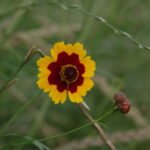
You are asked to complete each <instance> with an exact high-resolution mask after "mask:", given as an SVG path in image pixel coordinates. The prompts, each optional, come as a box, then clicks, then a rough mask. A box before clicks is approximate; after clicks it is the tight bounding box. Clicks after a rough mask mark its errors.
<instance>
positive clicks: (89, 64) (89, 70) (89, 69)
mask: <svg viewBox="0 0 150 150" xmlns="http://www.w3.org/2000/svg"><path fill="white" fill-rule="evenodd" d="M81 63H82V64H83V65H84V66H85V73H84V74H83V77H92V76H94V72H95V69H96V63H95V61H93V60H91V57H90V56H86V57H85V58H83V59H82V60H81Z"/></svg>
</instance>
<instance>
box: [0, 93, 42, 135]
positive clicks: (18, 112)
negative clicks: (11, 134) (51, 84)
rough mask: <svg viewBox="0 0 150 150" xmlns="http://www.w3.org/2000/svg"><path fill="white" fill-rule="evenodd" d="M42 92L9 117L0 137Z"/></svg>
mask: <svg viewBox="0 0 150 150" xmlns="http://www.w3.org/2000/svg"><path fill="white" fill-rule="evenodd" d="M41 93H42V92H40V93H38V94H37V95H36V96H34V97H33V98H32V99H31V100H28V101H26V103H25V104H24V105H23V106H22V107H21V108H20V109H19V110H18V111H17V112H16V113H15V114H14V115H13V116H12V117H11V119H10V120H9V121H8V122H7V123H6V125H4V127H3V128H2V130H1V131H0V135H2V134H3V133H4V132H5V131H6V129H7V128H8V127H9V126H10V125H11V124H12V123H13V122H14V120H15V119H16V118H17V117H18V115H20V114H21V113H22V112H23V111H24V110H25V109H26V108H27V107H28V106H29V105H30V104H31V103H32V102H33V101H34V100H36V99H37V98H38V97H39V96H40V95H41Z"/></svg>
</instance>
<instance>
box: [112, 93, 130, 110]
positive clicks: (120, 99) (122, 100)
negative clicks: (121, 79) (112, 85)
mask: <svg viewBox="0 0 150 150" xmlns="http://www.w3.org/2000/svg"><path fill="white" fill-rule="evenodd" d="M113 99H114V100H115V104H116V106H117V108H118V110H119V111H120V112H122V113H128V112H129V111H130V107H131V105H130V102H129V99H128V98H127V96H126V95H125V94H124V93H122V92H118V93H116V94H115V95H114V97H113Z"/></svg>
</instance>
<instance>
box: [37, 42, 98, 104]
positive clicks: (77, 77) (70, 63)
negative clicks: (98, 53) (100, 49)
mask: <svg viewBox="0 0 150 150" xmlns="http://www.w3.org/2000/svg"><path fill="white" fill-rule="evenodd" d="M50 54H51V56H44V57H43V58H40V59H39V60H37V65H38V69H39V74H38V78H39V79H38V81H37V85H38V87H39V88H40V89H43V90H44V92H49V97H51V99H52V101H53V102H54V103H55V104H58V103H64V102H65V101H66V99H67V97H69V99H70V101H71V102H74V103H81V102H83V98H82V97H83V96H85V95H86V93H87V91H89V90H90V89H91V88H92V87H93V85H94V83H93V81H92V79H91V77H93V75H94V72H95V69H96V64H95V62H94V61H93V60H92V59H91V57H90V56H86V51H85V50H84V49H83V45H82V44H81V43H75V44H65V43H64V42H57V43H56V44H54V46H53V47H52V48H51V50H50Z"/></svg>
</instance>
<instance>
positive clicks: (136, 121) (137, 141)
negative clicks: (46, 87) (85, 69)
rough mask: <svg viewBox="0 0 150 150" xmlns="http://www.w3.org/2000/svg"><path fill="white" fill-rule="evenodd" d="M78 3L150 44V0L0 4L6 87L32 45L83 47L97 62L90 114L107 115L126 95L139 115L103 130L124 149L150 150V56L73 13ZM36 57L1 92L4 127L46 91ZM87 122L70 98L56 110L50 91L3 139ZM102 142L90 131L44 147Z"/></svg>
mask: <svg viewBox="0 0 150 150" xmlns="http://www.w3.org/2000/svg"><path fill="white" fill-rule="evenodd" d="M51 2H52V3H51ZM53 2H56V4H57V5H54V4H53ZM72 4H77V5H79V6H80V7H82V9H83V10H86V11H87V12H88V13H92V14H94V15H98V16H102V17H104V18H105V19H106V20H108V22H109V23H111V24H113V25H114V26H116V27H118V28H119V29H122V30H124V31H127V32H128V33H130V34H131V35H133V37H134V38H135V39H137V40H138V41H140V42H142V43H143V44H145V45H148V44H149V43H150V27H149V24H150V1H149V0H132V1H130V0H126V1H122V0H115V1H110V0H72V1H70V0H59V1H54V0H37V1H36V0H0V87H2V85H3V84H4V83H5V82H6V81H7V80H8V79H9V78H10V77H11V75H12V74H13V73H14V72H15V70H16V69H17V68H18V67H19V65H20V64H21V62H22V61H23V59H24V56H25V55H26V53H27V52H28V50H29V49H31V47H32V46H33V45H36V47H38V48H40V49H42V50H43V51H44V52H45V53H47V54H49V49H50V47H51V46H52V45H53V43H55V42H57V41H65V43H69V42H71V43H74V42H76V41H79V42H82V43H83V44H84V46H85V48H86V50H87V51H88V54H89V55H91V56H92V58H93V59H94V60H95V61H96V63H97V70H96V77H95V78H94V80H95V87H94V88H93V89H92V90H91V91H90V92H89V93H88V95H87V96H86V97H85V100H86V102H87V103H88V104H89V106H90V108H91V114H92V115H93V116H94V118H98V117H99V116H101V115H102V114H103V113H105V112H106V111H107V110H108V109H110V107H111V106H112V98H111V94H112V93H113V92H114V91H117V90H122V91H124V92H125V93H126V94H127V95H128V96H129V97H130V99H131V103H132V106H133V112H131V114H130V113H129V115H122V114H120V113H116V114H114V115H112V116H111V117H109V118H107V119H105V120H103V122H102V123H103V124H104V126H103V128H104V130H105V131H106V132H107V133H108V134H110V135H111V136H110V137H111V138H112V139H114V143H115V145H116V147H117V149H118V150H143V149H144V150H149V149H150V128H149V123H148V122H149V121H150V119H149V118H150V110H149V106H150V92H149V91H150V86H149V85H150V79H149V76H150V69H149V68H150V59H149V58H150V52H149V51H146V50H144V49H140V48H139V47H138V46H136V45H134V44H133V43H132V42H131V41H129V40H128V39H126V38H125V37H122V36H120V35H117V34H115V33H114V32H113V31H112V30H111V29H109V28H108V27H106V26H105V25H104V24H103V23H101V22H99V21H96V20H94V19H93V18H90V17H87V16H85V15H84V14H82V13H81V12H80V11H79V9H75V8H72V9H71V8H67V6H68V5H72ZM38 58H39V56H38V55H36V56H35V57H33V58H32V59H31V60H30V61H29V62H28V63H27V64H26V65H25V67H24V68H23V69H22V70H21V71H20V72H19V74H18V75H17V77H16V78H17V82H16V83H15V84H14V85H12V86H11V87H9V88H8V89H7V90H5V91H4V92H3V93H2V94H1V95H0V129H1V130H2V129H3V127H4V126H5V125H6V123H7V122H8V120H9V119H10V118H11V117H12V116H13V115H14V114H15V112H16V111H17V110H18V109H19V108H21V107H22V106H23V105H24V104H25V103H26V102H27V101H31V100H32V98H33V97H34V96H36V95H37V94H38V93H39V92H40V89H38V88H37V86H36V81H37V66H36V60H37V59H38ZM85 123H86V119H85V118H84V116H83V115H82V113H81V112H80V110H79V109H78V108H77V107H76V105H74V104H72V103H70V102H69V101H68V102H67V103H65V104H63V105H61V104H59V105H54V104H53V103H51V101H50V100H49V98H48V96H47V94H43V95H42V96H38V98H36V100H35V101H34V102H33V103H31V104H30V105H29V106H28V107H27V108H26V109H25V110H24V111H23V112H22V113H20V115H19V116H17V118H16V119H15V121H14V122H13V123H12V124H11V125H10V126H9V127H8V128H7V129H6V131H5V134H10V133H18V134H19V135H23V136H31V137H33V136H34V137H35V139H38V138H46V137H50V136H53V135H57V134H59V133H62V132H66V131H68V130H71V129H73V128H76V127H79V126H81V125H82V124H85ZM118 134H119V135H118ZM115 135H116V137H117V135H118V138H116V137H115ZM88 139H89V141H88ZM86 140H87V142H86ZM96 141H97V142H96ZM98 141H99V139H98V137H97V134H96V133H95V131H94V129H93V128H92V127H87V128H84V129H82V130H80V131H78V132H75V133H73V134H70V135H67V136H63V137H60V138H56V139H52V140H47V141H44V142H43V143H44V144H45V145H47V147H49V149H56V150H61V149H62V150H80V149H82V150H98V149H102V150H107V149H108V148H107V147H106V146H104V145H102V146H101V148H100V147H99V144H98ZM10 142H16V137H14V136H9V137H1V138H0V148H1V149H4V148H2V147H3V146H5V145H8V143H10ZM5 149H11V150H12V149H14V150H19V149H28V150H34V149H40V146H39V145H38V146H33V145H32V144H30V145H28V146H24V147H21V146H14V147H5ZM41 149H42V148H41Z"/></svg>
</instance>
